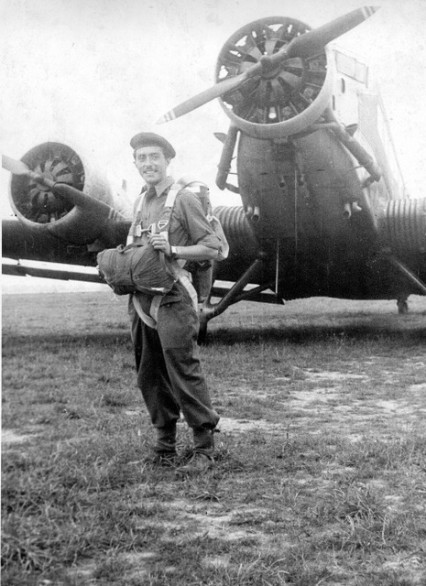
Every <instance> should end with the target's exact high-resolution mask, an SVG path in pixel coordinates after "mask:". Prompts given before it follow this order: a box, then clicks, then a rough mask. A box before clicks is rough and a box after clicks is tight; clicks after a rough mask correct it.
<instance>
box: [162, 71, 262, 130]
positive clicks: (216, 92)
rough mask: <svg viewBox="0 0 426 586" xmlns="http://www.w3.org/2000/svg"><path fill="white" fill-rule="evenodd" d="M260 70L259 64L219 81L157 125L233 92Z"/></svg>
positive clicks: (165, 115) (170, 112)
mask: <svg viewBox="0 0 426 586" xmlns="http://www.w3.org/2000/svg"><path fill="white" fill-rule="evenodd" d="M260 70H261V66H260V62H259V63H256V64H255V65H253V67H250V69H247V71H245V72H244V73H240V75H236V76H235V77H230V78H229V79H224V80H223V81H220V82H219V83H217V84H216V85H214V86H212V87H210V88H208V89H207V90H204V91H203V92H201V93H200V94H197V95H196V96H193V97H192V98H189V100H186V101H185V102H182V103H181V104H179V105H178V106H176V108H173V110H170V111H169V112H167V114H164V116H161V118H159V119H158V120H157V124H163V122H170V120H174V119H175V118H179V116H183V115H184V114H188V113H189V112H192V110H195V109H196V108H199V107H200V106H203V105H204V104H207V102H211V100H214V98H220V97H221V96H223V95H225V94H227V93H228V92H230V91H232V90H235V89H236V88H237V87H238V86H240V85H241V84H242V83H243V82H244V81H246V80H247V79H249V78H250V77H252V76H253V75H256V73H258V72H259V71H260Z"/></svg>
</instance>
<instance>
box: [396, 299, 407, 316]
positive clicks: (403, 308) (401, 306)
mask: <svg viewBox="0 0 426 586" xmlns="http://www.w3.org/2000/svg"><path fill="white" fill-rule="evenodd" d="M407 299H408V296H407V295H404V296H401V297H398V299H397V301H396V304H397V306H398V313H399V314H400V315H403V314H405V313H408V303H407Z"/></svg>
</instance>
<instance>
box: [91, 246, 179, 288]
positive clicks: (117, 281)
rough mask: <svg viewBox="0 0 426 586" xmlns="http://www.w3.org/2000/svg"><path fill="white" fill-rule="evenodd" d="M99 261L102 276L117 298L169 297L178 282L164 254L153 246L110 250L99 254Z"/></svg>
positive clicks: (118, 247) (120, 247)
mask: <svg viewBox="0 0 426 586" xmlns="http://www.w3.org/2000/svg"><path fill="white" fill-rule="evenodd" d="M97 262H98V271H99V274H100V275H101V277H103V279H104V280H105V282H106V283H107V284H108V285H109V286H110V287H111V289H112V290H113V291H114V293H115V294H116V295H128V294H129V293H134V292H135V291H140V292H141V293H147V294H148V295H165V294H166V293H168V292H169V291H170V290H171V288H172V287H173V284H174V283H175V281H176V277H175V276H174V274H173V271H172V270H171V268H170V267H169V266H168V265H167V264H166V261H165V258H164V253H162V252H159V251H158V250H154V248H153V246H152V245H151V244H149V243H146V244H128V245H127V246H123V245H122V244H121V245H120V246H117V248H108V249H106V250H103V251H102V252H100V253H99V254H98V256H97Z"/></svg>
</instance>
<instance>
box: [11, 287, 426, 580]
mask: <svg viewBox="0 0 426 586" xmlns="http://www.w3.org/2000/svg"><path fill="white" fill-rule="evenodd" d="M410 307H411V311H410V313H409V314H407V315H398V314H397V312H396V306H395V302H346V301H338V300H331V299H310V300H305V301H294V302H289V303H288V304H287V305H286V306H285V307H271V306H265V305H259V304H249V303H247V304H240V305H237V306H234V307H232V308H230V310H228V312H226V313H225V314H224V315H223V316H221V317H220V318H218V319H217V320H215V321H213V322H212V323H211V326H210V335H209V343H208V345H207V346H204V347H203V348H202V349H201V354H202V360H203V367H204V370H205V372H206V374H207V377H208V382H209V386H210V389H211V393H212V397H213V401H214V404H215V406H216V408H217V410H218V411H219V413H220V414H221V417H222V419H221V422H220V424H219V428H220V433H218V434H217V435H216V442H217V448H218V449H217V459H216V466H215V468H214V469H213V470H212V471H210V472H209V473H208V474H207V475H205V476H202V477H199V478H197V477H194V478H186V479H183V480H182V479H177V478H176V476H175V471H174V470H173V469H166V468H165V469H153V468H151V467H149V466H144V465H142V464H141V459H142V457H143V455H144V453H145V452H146V450H147V448H148V446H149V445H150V442H151V440H152V433H151V427H150V424H149V421H148V417H147V414H146V412H145V409H144V407H143V404H142V400H141V397H140V395H139V391H138V390H137V389H136V387H135V373H134V369H133V355H132V349H131V344H130V341H129V335H128V324H127V313H126V300H125V299H123V298H116V297H114V296H112V294H110V293H108V292H105V293H103V292H101V293H81V294H57V295H55V294H48V295H43V294H38V295H15V296H5V297H4V298H3V393H2V437H3V441H2V584H3V585H4V586H30V585H34V586H35V585H37V586H47V585H55V586H71V585H78V586H86V585H89V584H90V585H99V586H109V585H111V586H139V585H147V586H198V585H205V586H225V585H226V586H248V585H252V586H278V585H292V586H319V585H320V584H321V585H330V586H331V585H332V586H339V585H344V586H415V585H416V586H424V584H426V423H425V419H426V376H425V374H426V299H425V298H421V297H413V298H412V299H410ZM189 440H190V434H189V433H188V430H187V428H186V425H185V424H184V422H181V423H180V424H179V444H180V445H179V448H180V450H181V451H184V450H185V449H187V448H188V446H189V445H190V441H189Z"/></svg>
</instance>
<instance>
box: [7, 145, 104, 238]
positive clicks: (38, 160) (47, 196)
mask: <svg viewBox="0 0 426 586" xmlns="http://www.w3.org/2000/svg"><path fill="white" fill-rule="evenodd" d="M21 160H22V161H23V162H24V163H25V164H26V165H27V167H28V168H29V169H30V170H31V171H34V172H35V173H37V174H38V175H42V176H43V177H45V178H46V179H48V183H50V184H52V182H53V183H58V184H60V185H61V186H70V187H71V188H74V189H76V190H78V192H83V191H84V194H86V195H88V196H90V197H92V198H95V199H96V200H99V201H102V202H104V203H107V204H109V205H111V203H112V195H111V191H110V188H109V186H108V183H107V182H106V181H105V180H104V179H102V177H101V176H100V174H99V173H97V172H96V171H95V170H94V169H93V167H91V166H89V165H88V164H87V162H86V161H85V160H84V159H83V158H82V156H81V154H78V153H77V152H76V151H74V150H73V149H72V148H71V147H69V146H67V145H65V144H62V143H59V142H46V143H43V144H40V145H37V146H36V147H34V148H32V149H31V150H29V151H28V152H27V153H26V154H25V155H24V156H23V157H22V159H21ZM63 191H64V189H62V192H63ZM10 195H11V198H10V199H11V206H12V208H13V210H14V212H15V213H16V215H17V216H18V218H19V220H20V221H21V222H22V223H23V224H24V225H26V226H27V227H29V228H30V229H31V230H32V231H37V232H38V231H46V230H47V231H48V232H50V233H51V234H53V235H55V236H58V237H59V238H63V239H65V240H67V241H69V242H71V243H74V244H87V243H90V242H93V241H94V240H95V239H96V238H97V237H98V235H99V233H100V229H101V227H102V222H101V221H100V220H101V219H102V218H100V217H99V215H100V214H99V211H97V210H95V209H93V210H90V209H89V210H88V209H83V208H82V207H81V206H79V205H74V204H73V203H72V202H71V201H70V199H68V198H66V197H64V196H63V195H62V194H61V190H60V189H58V190H55V189H53V188H52V187H50V186H49V185H47V184H44V183H42V182H38V181H35V180H34V179H33V178H29V177H28V176H27V175H12V180H11V190H10Z"/></svg>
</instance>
